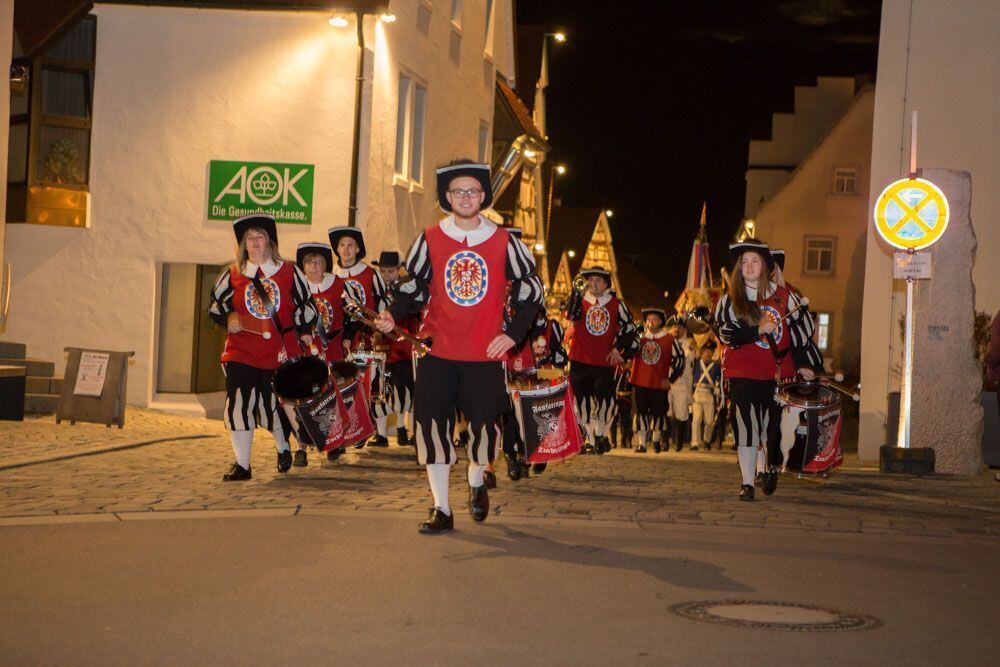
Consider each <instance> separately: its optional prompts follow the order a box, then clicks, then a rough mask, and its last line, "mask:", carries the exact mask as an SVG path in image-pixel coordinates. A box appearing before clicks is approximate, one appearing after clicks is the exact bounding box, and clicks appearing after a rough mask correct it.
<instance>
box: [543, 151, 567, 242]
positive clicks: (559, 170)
mask: <svg viewBox="0 0 1000 667" xmlns="http://www.w3.org/2000/svg"><path fill="white" fill-rule="evenodd" d="M565 173H566V165H564V164H557V165H556V166H555V167H553V168H552V173H551V174H550V175H549V205H548V210H547V211H546V213H545V228H546V229H552V192H553V191H554V190H555V189H556V174H559V175H560V176H562V175H563V174H565Z"/></svg>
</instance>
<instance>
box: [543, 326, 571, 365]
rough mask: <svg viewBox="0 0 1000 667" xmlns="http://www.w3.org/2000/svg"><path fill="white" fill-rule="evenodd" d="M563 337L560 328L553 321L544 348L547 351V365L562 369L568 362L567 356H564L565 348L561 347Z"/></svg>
mask: <svg viewBox="0 0 1000 667" xmlns="http://www.w3.org/2000/svg"><path fill="white" fill-rule="evenodd" d="M563 335H564V334H563V328H562V326H561V325H560V324H559V323H558V322H556V321H555V320H553V321H552V328H551V329H550V330H549V339H548V340H547V341H546V346H547V347H548V349H549V358H548V363H550V364H552V365H553V366H555V367H556V368H562V367H563V366H565V365H566V362H568V361H569V355H568V354H566V348H565V347H563Z"/></svg>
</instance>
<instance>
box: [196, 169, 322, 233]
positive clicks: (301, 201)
mask: <svg viewBox="0 0 1000 667" xmlns="http://www.w3.org/2000/svg"><path fill="white" fill-rule="evenodd" d="M315 175H316V167H315V166H314V165H311V164H284V163H281V162H229V161H227V160H212V161H211V162H210V163H209V166H208V219H209V220H235V219H236V218H239V217H242V216H244V215H249V214H250V213H267V214H269V215H273V216H274V219H275V220H276V221H277V222H287V223H294V224H300V225H308V224H310V223H311V222H312V205H313V180H314V178H315Z"/></svg>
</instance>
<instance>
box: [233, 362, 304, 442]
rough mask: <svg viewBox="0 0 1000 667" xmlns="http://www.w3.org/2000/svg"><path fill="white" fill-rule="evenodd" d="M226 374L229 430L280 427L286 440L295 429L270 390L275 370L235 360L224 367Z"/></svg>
mask: <svg viewBox="0 0 1000 667" xmlns="http://www.w3.org/2000/svg"><path fill="white" fill-rule="evenodd" d="M222 368H223V372H224V373H225V374H226V409H225V412H224V413H223V415H222V416H223V422H225V424H226V429H228V430H230V431H252V430H254V429H255V428H257V427H258V426H259V427H261V428H263V429H267V430H268V431H275V430H277V429H278V428H279V426H280V428H281V430H282V432H283V433H284V435H285V438H286V439H287V438H288V436H289V435H290V434H291V432H292V426H291V424H290V423H289V421H288V418H287V417H286V416H285V411H284V410H282V409H281V406H279V405H278V397H277V396H275V394H274V391H273V389H272V388H271V381H272V380H273V379H274V371H272V370H267V369H264V368H257V367H256V366H248V365H247V364H241V363H239V362H236V361H227V362H226V363H224V364H223V365H222Z"/></svg>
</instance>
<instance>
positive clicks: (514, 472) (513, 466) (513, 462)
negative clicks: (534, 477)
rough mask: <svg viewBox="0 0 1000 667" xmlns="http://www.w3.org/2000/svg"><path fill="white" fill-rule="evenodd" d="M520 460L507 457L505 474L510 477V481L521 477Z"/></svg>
mask: <svg viewBox="0 0 1000 667" xmlns="http://www.w3.org/2000/svg"><path fill="white" fill-rule="evenodd" d="M521 472H522V469H521V462H520V461H518V460H517V459H512V458H510V457H507V476H508V477H510V478H511V480H512V481H515V482H516V481H517V480H519V479H521Z"/></svg>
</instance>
